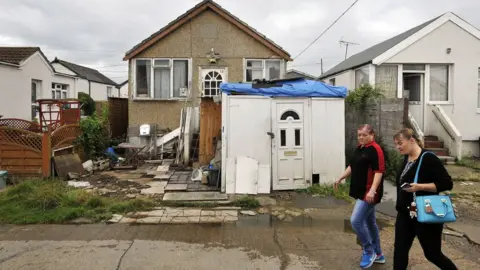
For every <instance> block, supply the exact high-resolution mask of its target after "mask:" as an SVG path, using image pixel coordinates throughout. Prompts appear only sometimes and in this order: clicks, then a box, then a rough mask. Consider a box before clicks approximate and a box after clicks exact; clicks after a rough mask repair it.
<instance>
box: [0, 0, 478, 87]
mask: <svg viewBox="0 0 480 270" xmlns="http://www.w3.org/2000/svg"><path fill="white" fill-rule="evenodd" d="M199 2H201V0H176V1H171V0H68V1H65V0H41V1H39V0H0V44H1V45H19V46H26V45H29V46H40V47H41V48H42V50H43V51H44V52H45V54H46V55H47V57H49V58H50V59H53V58H55V57H59V58H61V59H64V60H67V61H71V62H74V63H78V64H82V65H87V66H91V67H96V68H98V69H99V70H101V71H102V72H103V73H105V74H106V75H107V76H109V77H111V78H112V79H114V80H116V81H122V80H124V79H125V78H127V63H126V62H124V61H122V58H123V56H124V55H125V52H126V51H127V50H129V49H131V48H132V47H133V46H134V45H136V44H137V43H139V42H140V41H142V40H143V39H145V38H146V37H148V36H150V35H151V34H152V33H154V32H156V31H157V30H158V29H160V28H162V27H163V26H165V25H166V24H168V23H169V22H171V21H172V20H174V19H175V18H177V17H178V16H180V15H181V14H183V13H184V12H185V11H187V10H188V9H190V8H192V7H193V6H194V5H196V4H198V3H199ZM216 2H217V3H218V4H220V5H221V6H222V7H224V8H225V9H227V10H228V11H230V12H231V13H233V14H234V15H235V16H237V17H239V18H240V19H242V20H243V21H245V22H246V23H248V24H249V25H250V26H252V27H254V28H255V29H257V30H258V31H260V32H261V33H263V34H265V35H266V36H267V37H269V38H270V39H272V40H274V41H275V43H277V44H279V45H280V46H282V47H283V48H285V49H286V50H287V51H288V52H290V54H291V55H292V56H295V55H297V54H298V53H299V52H300V51H302V50H303V48H305V47H306V46H307V45H308V44H309V43H311V42H312V41H313V40H314V39H315V38H316V37H317V36H318V35H320V33H321V32H323V31H324V30H325V29H326V28H327V27H328V26H329V25H330V24H331V23H332V22H333V21H334V20H335V19H336V18H337V17H338V16H339V15H340V14H341V13H342V12H343V11H344V10H345V9H346V8H348V6H350V5H351V4H352V2H353V0H336V1H331V0H295V1H292V0H261V1H259V0H242V1H238V0H216ZM478 10H480V2H479V1H478V0H462V1H451V0H422V1H418V0H402V1H385V0H360V1H359V2H358V3H357V4H356V5H355V6H354V7H353V8H352V9H351V10H350V11H349V12H348V13H347V14H346V15H345V16H344V17H343V18H342V19H341V20H340V21H339V22H338V23H337V24H336V25H335V26H334V27H332V29H330V31H328V32H327V33H326V34H325V35H324V36H323V37H321V38H320V39H319V40H318V41H317V42H316V43H315V44H314V45H313V46H311V47H310V49H309V50H307V51H306V52H305V53H304V54H302V56H300V57H299V58H298V59H295V61H294V62H293V63H290V64H289V66H290V67H294V68H296V69H299V70H301V71H304V72H307V73H311V74H313V75H320V72H321V70H320V65H319V63H320V59H323V64H324V70H327V69H329V68H331V67H333V66H334V65H336V64H338V63H339V62H340V61H342V60H343V59H344V54H345V48H344V47H341V46H340V45H339V43H338V41H339V40H340V39H341V38H342V37H343V39H345V40H349V41H353V42H356V43H359V44H360V45H358V46H351V47H349V53H348V55H352V54H354V53H357V52H359V51H361V50H364V49H366V48H368V47H370V46H372V45H374V44H375V43H378V42H380V41H383V40H385V39H387V38H389V37H391V36H393V35H395V34H398V33H400V32H403V31H405V30H407V29H409V28H411V27H414V26H415V25H417V24H420V23H422V22H424V21H427V20H430V19H432V18H434V17H436V16H439V15H441V14H442V13H445V12H447V11H453V12H455V13H456V14H457V15H459V16H461V17H462V18H464V19H465V20H467V21H469V22H470V23H472V24H473V25H476V26H477V27H480V16H478V15H477V13H478Z"/></svg>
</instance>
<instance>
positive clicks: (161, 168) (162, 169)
mask: <svg viewBox="0 0 480 270" xmlns="http://www.w3.org/2000/svg"><path fill="white" fill-rule="evenodd" d="M169 168H170V166H169V165H160V166H158V167H157V172H168V170H169Z"/></svg>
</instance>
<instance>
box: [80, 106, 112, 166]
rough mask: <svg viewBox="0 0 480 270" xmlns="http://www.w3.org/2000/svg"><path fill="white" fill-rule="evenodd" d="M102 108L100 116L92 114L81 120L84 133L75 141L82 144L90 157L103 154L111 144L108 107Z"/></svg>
mask: <svg viewBox="0 0 480 270" xmlns="http://www.w3.org/2000/svg"><path fill="white" fill-rule="evenodd" d="M102 109H103V110H102V114H101V116H100V117H99V116H97V114H92V115H90V116H89V117H87V118H84V119H82V120H81V121H80V129H81V131H82V134H81V135H80V136H79V137H78V138H77V140H76V141H75V143H76V144H77V145H81V146H82V148H83V151H84V152H85V155H86V156H87V157H88V158H89V159H93V158H95V157H99V156H101V155H103V153H104V151H105V149H106V148H107V147H109V146H110V140H109V131H108V109H107V107H106V106H104V107H103V108H102Z"/></svg>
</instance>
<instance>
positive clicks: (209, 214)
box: [200, 210, 215, 217]
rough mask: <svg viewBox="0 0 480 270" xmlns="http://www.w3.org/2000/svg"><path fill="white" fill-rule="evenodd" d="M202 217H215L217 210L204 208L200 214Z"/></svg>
mask: <svg viewBox="0 0 480 270" xmlns="http://www.w3.org/2000/svg"><path fill="white" fill-rule="evenodd" d="M200 215H201V216H202V217H214V216H215V211H212V210H202V213H201V214H200Z"/></svg>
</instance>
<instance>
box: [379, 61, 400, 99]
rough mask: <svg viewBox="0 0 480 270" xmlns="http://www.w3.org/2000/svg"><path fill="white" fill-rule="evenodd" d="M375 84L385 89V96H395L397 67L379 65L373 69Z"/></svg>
mask: <svg viewBox="0 0 480 270" xmlns="http://www.w3.org/2000/svg"><path fill="white" fill-rule="evenodd" d="M375 86H376V87H379V88H380V89H382V90H383V91H385V97H387V98H395V97H396V96H397V88H398V87H397V86H398V67H397V66H394V65H380V66H377V67H376V69H375Z"/></svg>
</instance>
